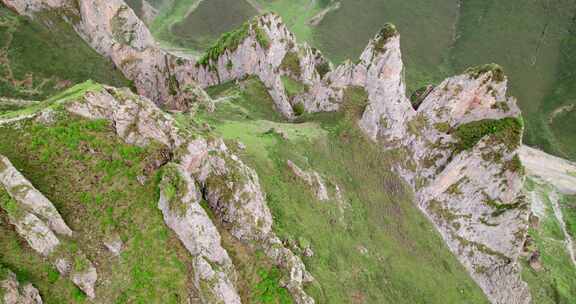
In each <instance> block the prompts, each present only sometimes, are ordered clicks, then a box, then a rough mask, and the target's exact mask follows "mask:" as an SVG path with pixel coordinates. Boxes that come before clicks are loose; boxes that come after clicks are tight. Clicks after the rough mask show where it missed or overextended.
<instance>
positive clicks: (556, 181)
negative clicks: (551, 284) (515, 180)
mask: <svg viewBox="0 0 576 304" xmlns="http://www.w3.org/2000/svg"><path fill="white" fill-rule="evenodd" d="M520 159H521V160H522V163H523V164H524V166H525V168H526V175H527V176H528V178H529V179H530V180H531V181H532V182H533V183H535V184H536V186H535V187H534V189H528V187H525V188H526V189H525V190H526V195H527V197H528V199H529V200H530V203H531V211H532V213H533V215H534V217H535V218H538V219H544V218H546V217H547V216H549V214H548V212H547V209H551V210H552V212H551V213H552V216H553V217H554V218H555V220H556V221H557V222H558V225H559V227H560V230H561V231H562V234H563V236H564V241H563V242H564V245H565V247H566V252H567V253H568V256H569V257H570V259H571V261H572V264H573V265H574V267H576V243H575V242H574V238H573V237H572V235H571V234H570V233H569V232H568V225H567V223H566V221H565V217H564V214H563V212H562V207H561V203H560V201H561V199H562V197H563V196H564V195H574V194H576V164H574V163H572V162H570V161H567V160H565V159H561V158H558V157H556V156H553V155H550V154H547V153H544V152H542V151H539V150H537V149H534V148H530V147H527V146H522V148H521V149H520ZM525 247H526V246H525ZM529 254H530V255H531V256H530V265H531V266H532V267H533V268H534V266H535V267H538V266H539V265H540V260H539V253H538V251H534V252H530V253H529ZM540 267H541V265H540Z"/></svg>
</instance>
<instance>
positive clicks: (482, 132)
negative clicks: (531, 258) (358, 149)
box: [365, 65, 531, 303]
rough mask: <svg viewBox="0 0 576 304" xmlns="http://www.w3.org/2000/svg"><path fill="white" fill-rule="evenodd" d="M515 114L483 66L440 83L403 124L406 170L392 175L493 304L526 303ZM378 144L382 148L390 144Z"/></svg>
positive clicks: (502, 83) (493, 73)
mask: <svg viewBox="0 0 576 304" xmlns="http://www.w3.org/2000/svg"><path fill="white" fill-rule="evenodd" d="M404 103H406V104H405V105H404V107H406V106H409V104H408V102H407V101H404ZM367 111H370V109H369V108H368V109H367ZM365 115H366V114H365ZM519 115H520V111H519V109H518V107H517V106H516V103H515V100H514V99H512V98H508V97H507V96H506V79H505V77H504V75H503V73H502V70H501V69H500V68H499V67H497V66H495V65H487V66H482V67H478V68H475V69H471V70H469V71H467V72H466V73H465V74H462V75H459V76H456V77H453V78H449V79H447V80H445V81H444V82H442V83H441V84H440V85H438V86H437V87H435V88H434V89H433V90H432V91H431V92H430V93H429V94H428V95H427V96H426V97H425V99H424V100H423V102H422V104H421V105H420V106H419V107H418V110H417V111H415V112H414V113H413V115H412V116H411V117H409V118H408V119H406V120H405V122H404V124H405V126H404V128H405V131H404V132H405V135H404V139H403V140H402V145H403V146H404V147H405V148H403V150H402V151H403V153H404V154H405V157H406V158H407V159H409V161H407V162H406V163H409V164H410V165H406V163H405V164H404V165H402V166H400V167H399V168H398V171H399V172H400V174H401V175H402V176H404V178H405V179H406V180H407V181H408V182H409V183H411V184H412V185H413V186H414V189H415V191H416V197H417V203H418V204H419V206H420V208H421V209H422V211H423V212H424V213H425V214H426V215H427V216H428V217H429V218H430V219H431V220H432V222H433V223H434V224H435V225H436V227H437V229H438V231H439V232H440V234H441V235H442V236H443V238H444V240H445V241H446V243H447V244H448V246H449V248H450V249H451V250H452V252H453V253H454V254H455V255H456V257H457V258H458V259H459V260H460V262H461V263H462V264H463V265H464V266H465V267H466V268H467V270H468V272H469V273H470V274H471V276H472V278H473V279H474V280H475V281H476V282H477V283H478V285H479V286H480V287H481V288H482V289H483V291H484V292H485V294H486V295H487V296H488V298H489V299H490V300H491V301H492V302H493V303H529V302H530V301H531V296H530V293H529V290H528V287H527V285H526V283H525V282H523V281H522V279H521V277H520V271H521V269H520V266H519V264H518V259H519V256H520V253H521V251H522V246H523V244H524V239H525V236H526V232H527V228H528V217H529V202H528V201H527V200H526V198H525V197H524V196H523V194H522V183H523V179H524V172H523V169H522V164H521V162H520V159H519V156H518V148H519V147H520V144H521V136H522V130H523V125H522V121H521V118H519ZM401 121H402V120H401V119H400V120H397V121H396V123H397V122H401ZM382 127H383V126H380V128H382ZM388 128H390V125H388ZM392 128H394V127H392ZM398 130H400V129H398ZM369 135H371V133H369ZM381 136H384V137H381ZM377 138H378V139H379V140H382V141H383V142H384V143H385V144H386V143H387V142H388V141H389V138H390V137H389V136H386V135H385V134H378V136H377Z"/></svg>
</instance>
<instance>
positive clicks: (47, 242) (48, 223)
mask: <svg viewBox="0 0 576 304" xmlns="http://www.w3.org/2000/svg"><path fill="white" fill-rule="evenodd" d="M0 184H1V185H2V187H3V188H4V189H5V190H6V192H7V193H8V194H9V195H10V197H11V198H12V200H11V201H9V202H7V203H6V204H4V205H2V206H1V207H2V208H3V209H4V210H5V211H6V213H7V214H8V219H9V220H10V223H11V224H13V225H14V226H15V227H16V232H17V233H18V234H19V235H20V236H21V237H22V238H23V239H25V240H26V242H27V243H28V245H30V247H31V248H32V249H33V250H34V251H36V252H38V253H39V254H40V255H42V256H43V257H45V258H47V259H48V260H50V261H51V262H52V263H53V264H54V265H55V266H56V268H57V269H58V270H59V271H60V273H61V274H62V275H63V276H68V277H69V278H70V279H71V280H72V282H73V283H74V284H76V286H78V288H80V289H81V290H82V291H83V292H84V293H86V295H87V296H88V297H89V298H92V299H93V298H95V297H96V294H95V291H94V286H95V284H96V280H97V278H98V275H97V273H96V268H95V267H94V266H93V264H92V262H90V260H88V259H87V258H86V257H85V256H84V254H83V253H82V252H81V251H79V250H74V251H71V250H69V248H68V246H67V243H68V241H67V240H65V239H62V238H59V236H60V237H65V238H70V237H72V236H73V233H72V230H70V228H68V226H67V225H66V223H65V222H64V220H63V219H62V217H61V216H60V213H59V212H58V210H56V208H55V207H54V205H53V204H52V203H51V202H50V201H49V200H48V199H47V198H46V197H45V196H44V195H42V193H40V192H39V191H38V190H36V188H34V186H33V185H32V184H31V183H30V182H29V181H28V180H27V179H26V178H25V177H24V176H23V175H22V174H21V173H20V172H19V171H18V170H17V169H16V168H15V167H14V166H13V165H12V163H11V162H10V160H8V158H6V157H4V156H2V155H0ZM63 264H67V265H70V267H61V265H63ZM72 264H73V265H72ZM59 266H60V267H59ZM72 266H74V267H72Z"/></svg>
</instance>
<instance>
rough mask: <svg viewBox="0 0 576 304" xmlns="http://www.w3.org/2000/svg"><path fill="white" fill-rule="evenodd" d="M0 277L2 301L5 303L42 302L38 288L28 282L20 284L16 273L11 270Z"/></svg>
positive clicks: (37, 303) (29, 303)
mask: <svg viewBox="0 0 576 304" xmlns="http://www.w3.org/2000/svg"><path fill="white" fill-rule="evenodd" d="M5 272H6V273H5V274H4V276H3V277H2V278H0V291H1V292H0V295H2V298H0V302H2V303H4V304H42V303H43V302H42V298H41V297H40V293H39V292H38V290H37V289H36V288H35V287H34V286H32V284H30V283H27V284H24V285H23V286H21V285H20V283H19V282H18V280H17V279H16V275H15V274H14V273H12V272H11V271H9V270H5Z"/></svg>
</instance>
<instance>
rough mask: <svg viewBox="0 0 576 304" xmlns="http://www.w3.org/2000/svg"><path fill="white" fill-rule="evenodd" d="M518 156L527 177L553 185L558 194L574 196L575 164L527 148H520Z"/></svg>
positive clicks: (575, 186) (575, 190)
mask: <svg viewBox="0 0 576 304" xmlns="http://www.w3.org/2000/svg"><path fill="white" fill-rule="evenodd" d="M519 155H520V159H521V160H522V164H524V167H525V168H526V174H527V175H529V176H531V177H535V178H538V179H541V180H543V181H545V182H547V183H550V184H553V185H554V187H555V188H557V189H558V191H559V192H560V193H563V194H568V195H572V194H576V164H575V163H573V162H570V161H567V160H565V159H562V158H559V157H556V156H553V155H550V154H547V153H544V152H542V151H540V150H537V149H534V148H530V147H528V146H522V147H521V148H520V154H519Z"/></svg>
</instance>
